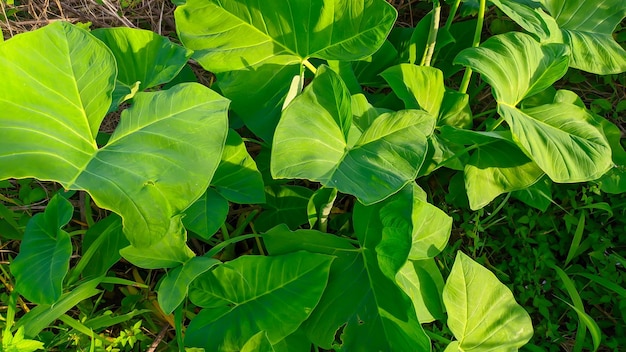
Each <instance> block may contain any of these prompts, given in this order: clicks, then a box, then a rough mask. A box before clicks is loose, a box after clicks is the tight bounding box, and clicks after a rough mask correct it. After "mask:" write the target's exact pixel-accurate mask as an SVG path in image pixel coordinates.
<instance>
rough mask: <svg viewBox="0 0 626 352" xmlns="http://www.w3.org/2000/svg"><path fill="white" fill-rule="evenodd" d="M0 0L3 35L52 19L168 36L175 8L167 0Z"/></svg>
mask: <svg viewBox="0 0 626 352" xmlns="http://www.w3.org/2000/svg"><path fill="white" fill-rule="evenodd" d="M5 2H6V0H0V6H1V9H0V11H1V13H0V15H2V16H1V17H0V19H1V20H2V21H0V28H1V29H2V34H3V36H4V38H5V39H8V38H10V37H13V36H15V35H17V34H19V33H22V32H27V31H31V30H34V29H37V28H40V27H43V26H45V25H47V24H49V23H51V22H54V21H69V22H72V23H77V22H82V23H87V22H91V23H92V26H93V27H94V28H102V27H121V26H125V27H133V28H143V29H149V30H152V31H154V32H156V33H159V34H163V35H167V36H171V35H172V34H173V33H174V32H175V27H174V16H173V12H174V8H175V6H174V5H173V4H172V2H171V1H169V0H121V1H120V0H100V1H96V0H27V1H17V0H16V1H15V4H14V5H9V4H7V3H5Z"/></svg>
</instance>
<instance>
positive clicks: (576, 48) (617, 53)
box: [541, 0, 626, 75]
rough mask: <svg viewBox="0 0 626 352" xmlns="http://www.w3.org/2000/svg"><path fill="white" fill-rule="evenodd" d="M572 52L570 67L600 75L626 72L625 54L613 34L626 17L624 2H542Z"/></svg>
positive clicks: (609, 0) (577, 0)
mask: <svg viewBox="0 0 626 352" xmlns="http://www.w3.org/2000/svg"><path fill="white" fill-rule="evenodd" d="M541 3H542V4H543V5H544V6H545V7H546V8H547V9H548V12H549V13H550V14H551V15H552V16H553V17H554V18H555V19H556V22H557V23H558V25H559V27H560V28H561V31H562V32H563V39H564V41H565V43H567V44H569V46H570V48H571V50H572V60H571V62H570V66H572V67H575V68H578V69H581V70H584V71H587V72H593V73H596V74H599V75H607V74H617V73H622V72H624V71H626V51H625V50H624V49H623V48H622V47H621V46H620V45H619V44H618V43H617V42H616V41H615V39H614V38H613V31H615V28H616V27H617V25H619V24H620V22H622V19H623V18H624V17H626V2H624V1H623V0H600V1H586V0H568V1H563V0H541Z"/></svg>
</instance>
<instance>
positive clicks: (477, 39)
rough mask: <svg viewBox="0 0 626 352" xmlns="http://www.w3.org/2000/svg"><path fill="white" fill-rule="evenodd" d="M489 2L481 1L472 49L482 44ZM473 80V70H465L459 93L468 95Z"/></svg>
mask: <svg viewBox="0 0 626 352" xmlns="http://www.w3.org/2000/svg"><path fill="white" fill-rule="evenodd" d="M486 2H487V0H480V8H479V9H478V19H477V22H476V31H475V32H474V41H473V42H472V47H474V48H475V47H477V46H478V45H479V44H480V34H481V33H482V31H483V22H484V21H485V7H486V4H485V3H486ZM471 78H472V69H471V68H469V67H468V68H467V69H465V74H464V75H463V80H462V81H461V86H460V87H459V92H461V93H464V94H465V93H467V88H468V87H469V81H470V79H471Z"/></svg>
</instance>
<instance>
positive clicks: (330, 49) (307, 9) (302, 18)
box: [175, 0, 397, 72]
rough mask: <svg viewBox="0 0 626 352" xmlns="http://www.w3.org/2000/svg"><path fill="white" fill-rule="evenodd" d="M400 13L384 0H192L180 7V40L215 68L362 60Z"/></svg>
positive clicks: (381, 39) (210, 67) (383, 36)
mask: <svg viewBox="0 0 626 352" xmlns="http://www.w3.org/2000/svg"><path fill="white" fill-rule="evenodd" d="M396 16H397V14H396V11H395V9H394V8H393V7H392V6H391V5H389V4H388V3H387V2H385V1H383V0H360V1H346V0H325V1H315V2H311V1H296V0H288V1H286V2H281V3H278V2H263V3H259V2H257V1H252V0H242V1H234V2H223V1H219V0H209V1H203V0H188V1H187V2H186V4H184V5H182V6H180V7H178V8H177V9H176V12H175V17H176V25H177V29H178V33H179V35H180V38H181V41H182V42H183V44H184V45H185V46H186V47H187V48H190V49H193V50H195V53H194V58H195V59H196V60H198V62H200V63H201V64H202V65H203V66H204V67H205V68H206V69H207V70H209V71H212V72H223V71H231V70H238V69H242V68H246V67H250V66H254V65H256V64H258V63H260V62H266V63H274V64H283V65H285V64H294V63H301V62H302V61H304V60H305V59H307V58H310V57H314V58H320V59H325V60H344V61H354V60H359V59H362V58H365V57H367V56H370V55H372V54H373V53H374V52H375V51H376V49H378V47H380V46H381V45H382V43H383V41H384V40H385V38H386V37H387V34H388V33H389V31H390V30H391V27H392V25H393V24H394V22H395V19H396Z"/></svg>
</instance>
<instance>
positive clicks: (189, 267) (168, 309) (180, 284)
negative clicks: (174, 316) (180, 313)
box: [157, 257, 220, 314]
mask: <svg viewBox="0 0 626 352" xmlns="http://www.w3.org/2000/svg"><path fill="white" fill-rule="evenodd" d="M218 264H220V261H219V260H217V259H213V258H207V257H193V258H191V259H189V261H187V262H186V263H184V264H183V265H181V266H179V267H177V268H174V269H173V270H172V271H170V272H168V273H167V275H165V277H163V281H161V284H160V286H159V290H158V292H157V297H158V301H159V306H160V307H161V309H163V312H164V313H165V314H171V313H172V312H173V311H174V309H176V307H178V305H180V304H181V302H182V301H183V300H184V299H185V297H187V292H188V289H189V285H191V283H192V282H193V281H194V280H195V279H196V278H197V277H198V276H200V275H201V274H203V273H204V272H206V271H208V270H210V269H211V268H213V267H214V266H216V265H218Z"/></svg>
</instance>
